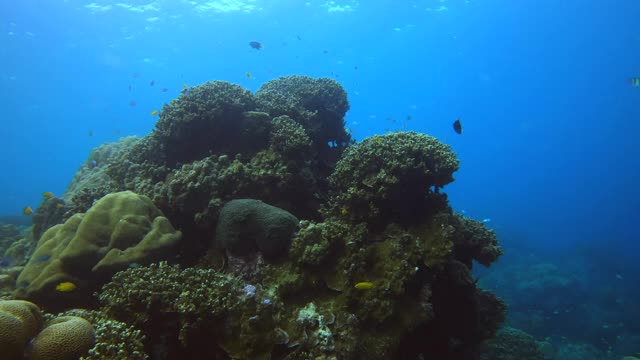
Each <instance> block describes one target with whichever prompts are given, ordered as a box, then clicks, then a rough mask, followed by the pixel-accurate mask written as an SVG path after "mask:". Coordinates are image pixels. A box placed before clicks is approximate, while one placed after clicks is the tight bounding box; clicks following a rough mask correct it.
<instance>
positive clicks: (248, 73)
mask: <svg viewBox="0 0 640 360" xmlns="http://www.w3.org/2000/svg"><path fill="white" fill-rule="evenodd" d="M247 77H248V78H249V79H251V73H250V72H248V71H247Z"/></svg>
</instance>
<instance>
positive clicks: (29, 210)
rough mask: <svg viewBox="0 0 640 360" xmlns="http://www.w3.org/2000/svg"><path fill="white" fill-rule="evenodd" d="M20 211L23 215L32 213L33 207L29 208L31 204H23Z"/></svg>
mask: <svg viewBox="0 0 640 360" xmlns="http://www.w3.org/2000/svg"><path fill="white" fill-rule="evenodd" d="M22 213H23V214H24V215H27V216H29V215H31V214H33V209H32V208H31V206H25V207H24V209H22Z"/></svg>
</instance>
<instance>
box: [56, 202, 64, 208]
mask: <svg viewBox="0 0 640 360" xmlns="http://www.w3.org/2000/svg"><path fill="white" fill-rule="evenodd" d="M63 206H64V205H62V203H57V204H56V209H62V207H63Z"/></svg>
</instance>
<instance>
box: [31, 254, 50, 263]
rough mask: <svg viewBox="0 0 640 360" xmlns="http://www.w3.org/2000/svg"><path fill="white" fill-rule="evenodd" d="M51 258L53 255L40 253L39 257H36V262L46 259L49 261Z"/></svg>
mask: <svg viewBox="0 0 640 360" xmlns="http://www.w3.org/2000/svg"><path fill="white" fill-rule="evenodd" d="M49 259H51V255H40V256H38V257H37V258H35V259H34V261H35V262H45V261H49Z"/></svg>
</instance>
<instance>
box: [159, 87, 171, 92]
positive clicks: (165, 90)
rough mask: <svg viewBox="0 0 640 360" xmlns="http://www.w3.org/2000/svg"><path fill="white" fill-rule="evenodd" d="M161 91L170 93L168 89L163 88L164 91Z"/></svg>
mask: <svg viewBox="0 0 640 360" xmlns="http://www.w3.org/2000/svg"><path fill="white" fill-rule="evenodd" d="M160 91H162V92H167V91H169V89H167V88H162V89H160Z"/></svg>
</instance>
